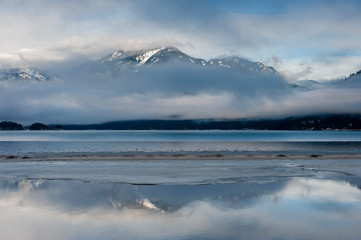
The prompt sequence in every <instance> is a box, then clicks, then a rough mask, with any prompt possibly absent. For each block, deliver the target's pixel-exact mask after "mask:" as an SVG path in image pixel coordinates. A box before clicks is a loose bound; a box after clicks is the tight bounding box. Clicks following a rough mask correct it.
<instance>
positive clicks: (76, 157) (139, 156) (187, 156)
mask: <svg viewBox="0 0 361 240" xmlns="http://www.w3.org/2000/svg"><path fill="white" fill-rule="evenodd" d="M277 159H279V160H307V159H309V160H314V159H359V160H360V161H361V153H358V154H345V153H344V154H288V155H286V154H234V153H211V152H210V153H184V152H182V153H174V152H171V153H142V152H135V153H112V154H109V153H99V154H83V153H79V154H77V153H66V154H63V153H57V154H54V153H51V154H46V153H44V154H36V155H32V154H21V155H0V161H17V162H18V161H129V160H132V161H133V160H134V161H137V160H140V161H143V160H150V161H151V160H167V161H171V160H277Z"/></svg>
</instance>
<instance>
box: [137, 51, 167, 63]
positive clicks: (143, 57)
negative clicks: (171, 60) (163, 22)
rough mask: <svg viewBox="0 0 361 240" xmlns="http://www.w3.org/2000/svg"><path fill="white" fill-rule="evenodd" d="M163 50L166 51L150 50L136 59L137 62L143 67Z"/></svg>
mask: <svg viewBox="0 0 361 240" xmlns="http://www.w3.org/2000/svg"><path fill="white" fill-rule="evenodd" d="M163 49H164V47H161V48H157V49H154V50H150V51H148V52H145V53H143V54H142V55H139V56H137V57H136V58H135V60H137V61H138V62H139V65H143V64H144V63H146V62H147V61H148V59H149V58H151V57H152V56H153V55H154V54H156V53H157V52H159V51H160V50H163Z"/></svg>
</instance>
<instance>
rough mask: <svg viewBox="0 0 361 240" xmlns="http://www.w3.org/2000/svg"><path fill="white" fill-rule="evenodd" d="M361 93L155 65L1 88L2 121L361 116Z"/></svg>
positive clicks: (353, 89) (261, 76)
mask: <svg viewBox="0 0 361 240" xmlns="http://www.w3.org/2000/svg"><path fill="white" fill-rule="evenodd" d="M97 71H98V69H97ZM360 87H361V84H360V83H359V81H355V84H353V85H352V86H349V85H348V84H343V85H342V84H341V85H332V84H329V85H324V86H323V87H320V88H315V89H312V90H308V91H304V90H302V89H301V90H300V89H290V88H289V85H288V84H287V83H286V81H285V80H284V79H283V78H282V77H280V76H277V75H269V74H260V73H243V74H240V73H239V72H233V71H224V70H220V69H212V68H199V67H195V66H189V65H168V64H165V65H159V66H155V65H154V66H152V67H151V68H150V67H148V68H144V69H142V70H141V71H139V72H137V73H133V72H131V73H126V72H124V73H122V74H121V75H119V76H117V77H115V76H113V75H109V73H108V72H100V73H99V72H94V71H81V70H80V69H78V71H75V72H69V73H68V75H67V76H65V77H63V78H60V79H58V80H53V81H45V82H40V83H39V82H37V83H35V82H16V81H15V82H0V116H1V117H2V120H12V121H19V122H21V123H32V122H36V121H40V122H44V123H48V124H50V123H61V124H67V123H101V122H106V121H116V120H131V119H168V118H170V117H171V116H178V117H179V118H180V119H211V118H217V119H225V118H278V117H286V116H297V115H298V116H299V115H301V116H302V115H308V114H326V113H361V104H360V103H361V96H360V94H359V92H360Z"/></svg>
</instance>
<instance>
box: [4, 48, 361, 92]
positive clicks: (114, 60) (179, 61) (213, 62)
mask: <svg viewBox="0 0 361 240" xmlns="http://www.w3.org/2000/svg"><path fill="white" fill-rule="evenodd" d="M167 64H168V65H171V64H172V65H173V66H174V65H179V66H194V67H198V68H200V69H206V70H228V71H234V72H237V73H238V74H240V76H241V75H242V74H243V75H244V74H250V73H251V74H267V75H272V76H277V77H280V76H281V75H280V74H279V73H278V72H277V71H276V70H275V69H274V68H273V67H270V66H266V65H265V64H263V63H261V62H251V61H248V60H246V59H242V58H239V57H236V56H230V57H224V58H215V59H210V60H205V59H202V58H195V57H191V56H189V55H187V54H185V53H184V52H182V51H180V50H179V49H177V48H175V47H159V48H154V49H145V50H138V51H124V50H118V51H115V52H113V53H110V54H108V55H106V56H104V57H101V58H99V59H97V60H96V61H93V62H91V63H90V64H89V63H88V64H85V65H83V66H82V68H81V71H83V72H91V73H92V74H97V75H99V76H104V75H106V74H109V72H110V73H111V76H112V77H114V78H119V77H121V75H122V74H123V73H137V72H139V71H142V70H145V69H151V68H152V67H156V66H162V65H167ZM75 71H79V69H75ZM94 71H95V72H94ZM55 79H57V77H55V74H53V73H48V72H46V71H44V70H41V69H39V68H37V67H26V68H8V69H2V70H0V81H2V82H12V81H17V82H19V81H32V82H44V81H50V80H55ZM360 83H361V70H360V71H358V72H356V73H353V74H351V75H350V76H349V77H347V78H344V79H338V80H334V81H328V82H317V81H314V80H299V81H295V82H293V83H291V84H288V88H291V89H292V88H296V89H303V90H308V89H315V88H319V87H322V86H328V85H338V84H342V85H346V84H348V85H351V86H352V85H354V84H360Z"/></svg>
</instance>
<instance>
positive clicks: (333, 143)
mask: <svg viewBox="0 0 361 240" xmlns="http://www.w3.org/2000/svg"><path fill="white" fill-rule="evenodd" d="M360 148H361V131H216V130H211V131H97V130H94V131H0V154H3V155H14V154H27V153H37V154H42V153H85V154H86V153H129V152H138V153H139V152H146V153H147V152H148V153H149V152H152V153H159V152H179V153H189V152H196V153H199V152H221V153H229V152H233V153H242V154H268V153H274V154H309V153H312V152H315V151H317V153H318V154H327V153H339V154H342V153H357V152H359V149H360Z"/></svg>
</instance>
